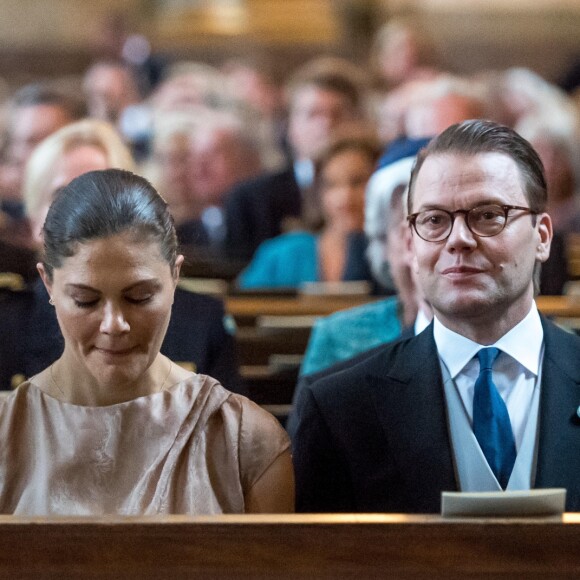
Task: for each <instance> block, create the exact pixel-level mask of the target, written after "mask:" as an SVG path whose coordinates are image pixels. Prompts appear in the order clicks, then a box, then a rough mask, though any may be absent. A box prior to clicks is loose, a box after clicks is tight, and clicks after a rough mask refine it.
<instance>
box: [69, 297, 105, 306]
mask: <svg viewBox="0 0 580 580" xmlns="http://www.w3.org/2000/svg"><path fill="white" fill-rule="evenodd" d="M73 302H74V303H75V306H77V307H78V308H91V307H92V306H95V305H96V304H97V303H98V302H99V299H98V298H95V299H94V300H79V299H77V298H73Z"/></svg>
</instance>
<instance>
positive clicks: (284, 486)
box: [232, 395, 294, 513]
mask: <svg viewBox="0 0 580 580" xmlns="http://www.w3.org/2000/svg"><path fill="white" fill-rule="evenodd" d="M234 401H235V402H237V403H238V404H239V405H240V407H241V421H240V427H239V450H238V452H239V461H240V472H241V477H242V487H243V489H244V498H245V502H246V512H256V513H257V512H262V513H284V512H293V511H294V470H293V467H292V458H291V454H290V440H289V438H288V435H287V433H286V431H284V429H283V428H282V426H281V425H280V423H279V422H278V420H277V419H276V418H275V417H274V416H273V415H271V414H270V413H268V412H267V411H265V410H264V409H262V408H261V407H259V406H258V405H256V404H255V403H253V402H252V401H250V400H249V399H247V398H246V397H240V396H237V395H233V401H232V402H234Z"/></svg>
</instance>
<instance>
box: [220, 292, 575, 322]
mask: <svg viewBox="0 0 580 580" xmlns="http://www.w3.org/2000/svg"><path fill="white" fill-rule="evenodd" d="M380 299H381V298H378V297H376V296H298V297H295V296H280V297H277V296H267V297H262V296H258V297H256V296H228V297H226V298H225V303H226V309H227V311H228V312H229V313H230V314H232V315H233V316H235V317H236V318H238V317H240V318H257V317H258V316H261V315H270V316H273V315H274V316H281V315H288V316H315V315H319V316H327V315H328V314H332V313H333V312H336V311H337V310H344V309H346V308H352V307H354V306H359V305H361V304H365V303H367V302H370V301H373V300H380ZM536 303H537V305H538V308H539V310H540V312H542V313H543V314H545V315H546V316H550V317H552V316H563V317H580V295H572V296H538V297H537V298H536Z"/></svg>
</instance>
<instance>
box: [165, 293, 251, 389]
mask: <svg viewBox="0 0 580 580" xmlns="http://www.w3.org/2000/svg"><path fill="white" fill-rule="evenodd" d="M235 332H236V325H235V322H234V320H233V318H232V317H231V316H230V315H228V314H227V313H226V312H225V309H224V304H223V302H222V301H221V300H219V299H217V298H213V297H211V296H206V295H204V294H197V293H196V292H190V291H189V290H185V289H183V288H181V287H179V286H178V287H177V289H176V291H175V299H174V302H173V308H172V313H171V319H170V321H169V326H168V328H167V334H166V335H165V340H164V342H163V345H162V347H161V352H162V353H163V354H165V355H166V356H168V357H169V358H170V359H171V360H173V361H174V362H175V363H177V364H179V365H181V366H183V367H184V368H186V369H188V370H191V371H194V372H196V373H200V374H205V375H208V376H211V377H214V378H215V379H217V380H218V381H219V382H220V383H222V384H223V385H224V386H225V387H226V388H227V389H228V390H229V391H232V392H234V393H239V394H242V395H247V394H248V392H247V389H246V387H245V385H244V383H243V381H242V379H241V377H240V373H239V365H238V361H237V357H236V352H235Z"/></svg>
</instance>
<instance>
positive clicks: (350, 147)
mask: <svg viewBox="0 0 580 580" xmlns="http://www.w3.org/2000/svg"><path fill="white" fill-rule="evenodd" d="M379 153H380V147H379V146H378V143H377V142H376V141H375V140H374V139H372V138H369V137H366V136H365V137H361V136H347V137H341V138H340V139H337V140H336V141H334V142H333V143H332V144H331V145H330V146H329V148H328V149H327V150H326V151H325V152H324V153H323V154H322V155H321V156H320V158H319V159H318V162H317V164H316V176H317V177H316V179H317V182H316V183H317V188H318V192H319V195H320V204H321V208H322V214H323V216H324V225H323V227H322V229H321V230H320V232H319V233H313V232H311V231H305V230H301V231H295V232H289V233H286V234H282V235H280V236H277V237H276V238H273V239H271V240H267V241H266V242H263V243H262V244H261V245H260V247H259V248H258V250H257V252H256V254H255V256H254V258H253V260H252V262H251V263H250V264H249V266H248V267H247V268H246V269H245V270H244V271H243V272H242V274H241V275H240V277H239V279H238V285H239V287H240V288H242V289H249V288H298V287H300V286H301V285H302V284H303V283H305V282H337V281H346V280H369V281H370V280H372V277H371V274H370V270H369V267H368V263H367V260H366V257H365V251H366V246H367V241H366V238H365V235H364V232H363V223H364V204H365V199H364V198H365V188H366V185H367V182H368V180H369V178H370V176H371V174H372V172H373V170H374V167H375V164H376V161H377V159H378V156H379Z"/></svg>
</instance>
